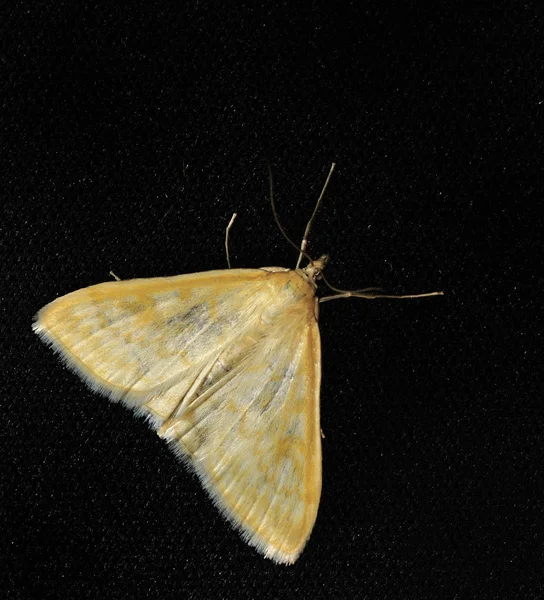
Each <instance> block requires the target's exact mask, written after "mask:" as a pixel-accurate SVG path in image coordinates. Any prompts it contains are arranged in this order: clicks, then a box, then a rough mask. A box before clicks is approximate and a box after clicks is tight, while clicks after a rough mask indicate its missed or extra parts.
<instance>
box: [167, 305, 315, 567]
mask: <svg viewBox="0 0 544 600" xmlns="http://www.w3.org/2000/svg"><path fill="white" fill-rule="evenodd" d="M313 310H314V307H313V303H309V304H308V303H307V302H304V303H301V304H300V306H299V307H298V308H297V310H295V311H287V314H286V315H284V316H283V317H279V318H278V319H277V320H276V321H274V322H273V323H272V324H271V325H270V326H269V327H267V326H265V325H263V323H262V322H258V323H256V324H255V326H254V328H253V329H250V330H248V331H247V332H246V334H245V336H246V337H247V338H248V339H254V340H258V341H257V343H256V344H255V345H254V346H252V348H251V351H250V352H249V353H246V354H244V353H243V352H234V353H233V354H232V359H231V361H230V364H229V361H228V359H227V365H226V369H225V371H226V375H225V376H224V377H223V378H222V379H220V380H219V381H218V382H217V383H213V382H211V386H210V387H209V388H208V389H207V390H204V391H203V393H202V395H201V396H199V397H198V398H197V399H195V400H194V402H193V403H192V404H191V405H189V406H186V407H185V409H184V411H183V412H182V414H180V415H178V417H177V418H176V419H174V420H172V421H170V422H168V423H166V424H165V425H164V426H163V429H162V430H161V434H162V435H163V436H164V437H166V438H167V439H169V440H170V442H171V444H172V445H173V446H174V448H175V449H176V450H177V451H178V452H179V453H180V454H181V456H182V457H184V458H185V459H186V460H187V462H188V463H189V464H190V465H191V466H193V467H194V468H195V470H196V472H197V473H198V475H199V476H200V478H201V480H202V482H203V484H204V486H205V487H206V489H207V490H208V492H209V493H210V495H211V497H212V499H213V500H214V501H215V503H216V504H217V505H218V507H219V508H220V509H221V510H222V512H223V513H224V514H225V515H226V516H227V517H228V518H229V519H230V520H231V521H232V522H233V523H234V524H235V525H236V526H238V527H239V528H240V529H241V530H242V533H243V536H244V538H245V539H246V540H247V541H248V542H249V543H250V544H252V545H254V546H256V547H257V549H258V550H259V551H261V552H262V553H263V554H265V555H266V556H267V557H269V558H272V559H274V560H276V561H277V562H282V563H292V562H294V561H295V560H296V558H297V557H298V555H299V554H300V552H301V551H302V549H303V547H304V544H305V543H306V540H307V539H308V537H309V535H310V533H311V530H312V527H313V525H314V522H315V518H316V515H317V508H318V504H319V498H320V493H321V438H320V426H319V385H320V377H321V362H320V341H319V331H318V326H317V322H316V320H315V317H314V312H313ZM238 343H239V344H240V346H241V348H243V347H244V346H245V344H244V340H243V339H240V340H238ZM236 357H238V358H236ZM232 373H234V374H233V375H231V374H232ZM229 375H230V377H229Z"/></svg>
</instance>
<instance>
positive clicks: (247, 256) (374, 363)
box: [0, 1, 544, 600]
mask: <svg viewBox="0 0 544 600" xmlns="http://www.w3.org/2000/svg"><path fill="white" fill-rule="evenodd" d="M536 6H537V5H536V4H534V3H531V2H528V3H517V2H507V3H501V4H500V5H499V6H492V5H491V3H488V4H479V3H475V4H474V3H436V4H435V6H434V8H432V9H426V8H422V7H418V5H417V4H414V3H394V6H393V5H389V4H387V3H386V4H383V3H352V4H351V6H350V7H349V8H347V9H345V8H342V7H341V6H340V5H336V4H335V3H325V2H315V3H312V5H311V8H306V9H302V8H298V7H296V6H295V5H294V4H293V3H289V2H282V3H275V4H274V5H265V6H261V5H255V4H254V3H246V4H245V5H239V7H238V9H236V8H234V7H231V6H229V5H228V4H227V3H222V2H209V3H194V2H188V3H183V8H180V7H179V5H178V3H173V2H156V1H146V2H134V3H130V4H129V6H127V7H124V6H122V5H120V4H119V5H118V4H117V3H113V2H112V3H106V2H98V3H86V2H80V3H70V2H13V3H5V4H3V6H2V8H1V9H0V10H1V14H0V30H1V33H2V40H3V41H2V46H1V54H0V61H1V72H2V77H1V81H0V89H1V92H2V93H1V98H2V112H1V113H0V115H1V116H0V119H1V126H2V127H1V128H2V134H1V138H0V157H1V159H0V169H1V187H2V219H1V221H0V231H1V237H0V244H1V248H0V252H1V256H0V259H1V260H0V264H1V266H0V269H1V270H2V275H1V279H2V287H1V290H2V293H1V299H2V308H1V314H2V339H1V344H2V349H1V356H2V363H3V365H2V383H1V386H2V390H1V397H0V401H1V402H2V411H1V414H2V418H3V419H2V420H3V424H2V429H1V434H0V461H1V463H2V477H1V482H0V490H1V491H0V494H1V496H0V506H1V508H0V521H1V523H0V528H1V531H2V536H1V537H2V539H1V542H0V543H1V548H0V551H1V553H2V555H3V556H2V557H1V565H2V566H1V569H0V578H1V579H2V583H1V586H2V587H1V590H2V593H1V594H0V595H1V596H2V597H6V598H30V597H35V598H128V597H147V598H181V597H183V598H212V597H213V598H256V597H258V598H280V597H282V598H283V597H298V598H348V597H349V598H361V599H362V598H369V599H370V598H371V599H377V600H379V599H386V598H403V599H405V600H408V599H421V600H423V599H436V598H446V599H449V598H451V599H454V598H455V599H457V600H459V599H463V598H479V599H487V598H501V599H510V598H523V599H524V600H526V599H530V598H540V597H542V595H543V594H544V581H543V575H542V572H543V571H542V564H543V558H544V556H543V555H544V551H543V542H544V536H543V531H542V521H543V519H542V516H543V515H542V513H543V510H542V509H543V503H542V489H543V487H542V483H543V482H542V456H543V455H542V441H543V439H544V437H543V435H544V431H543V418H542V375H541V373H542V367H541V364H542V353H541V347H542V334H541V328H542V322H541V312H540V305H541V302H542V298H541V289H542V258H541V256H542V254H541V245H540V242H541V231H542V219H541V217H540V211H541V205H542V192H543V185H542V184H543V178H542V150H543V148H542V146H543V144H542V139H543V138H542V129H541V121H542V116H543V106H544V104H543V102H544V90H543V86H542V83H543V78H542V60H541V58H542V55H541V45H542V39H543V35H544V19H543V16H542V14H541V12H540V9H538V8H537V7H536ZM265 159H267V160H268V161H270V163H271V165H272V167H273V170H274V173H275V186H276V187H275V189H276V200H277V205H278V212H279V213H280V217H281V220H282V222H283V223H284V226H285V228H286V230H287V231H288V232H289V233H290V235H291V236H292V237H294V238H295V239H297V240H298V239H300V237H301V233H302V231H303V229H304V225H305V222H306V220H307V218H308V216H309V214H310V213H311V211H312V208H313V203H314V201H315V198H316V197H317V195H318V193H319V190H320V189H321V186H322V184H323V181H324V179H325V176H326V173H327V170H328V168H329V165H330V163H331V162H332V161H336V162H337V164H338V166H337V170H336V173H335V175H334V177H333V180H332V182H331V186H330V189H329V192H328V194H327V196H326V198H325V201H324V203H323V206H322V208H321V210H320V213H319V215H318V218H317V221H316V223H315V227H314V230H313V233H312V238H311V244H310V246H309V251H310V253H312V254H313V255H320V254H322V253H324V252H328V253H329V254H330V255H331V262H330V265H329V266H328V268H327V275H328V278H329V279H330V281H331V282H332V283H334V284H335V285H336V286H338V287H343V288H360V287H366V286H371V285H375V286H381V287H384V288H386V289H387V290H388V291H390V292H396V293H416V292H424V291H433V290H438V289H442V290H444V291H445V294H446V295H445V296H444V297H443V298H432V299H428V300H414V301H392V300H391V301H389V300H383V301H373V302H368V301H364V300H345V301H338V302H332V303H327V304H324V305H323V306H322V311H321V318H320V329H321V335H322V346H323V385H322V396H321V406H322V427H323V431H324V433H325V436H326V437H325V439H324V441H323V494H322V499H321V505H320V510H319V515H318V519H317V523H316V526H315V528H314V531H313V533H312V536H311V538H310V541H309V543H308V545H307V547H306V549H305V551H304V553H303V554H302V556H301V558H300V559H299V560H298V562H297V563H296V564H295V565H294V566H291V567H285V566H278V565H275V564H273V563H272V562H270V561H268V560H265V559H264V558H262V557H261V556H260V555H258V554H257V553H256V552H255V551H254V550H253V549H251V548H250V547H248V546H246V545H245V544H244V543H243V542H242V541H241V540H240V538H239V536H238V535H237V534H236V533H235V532H234V531H233V530H231V528H230V526H229V525H228V524H227V523H226V522H225V521H224V520H223V519H222V518H221V516H220V515H219V514H218V512H217V511H216V510H215V508H214V507H213V505H212V504H211V502H210V501H209V500H208V498H207V497H206V495H205V493H204V491H203V490H202V489H201V487H200V485H199V482H198V480H197V479H196V478H195V477H194V476H193V475H191V474H189V473H188V472H187V471H186V470H185V469H184V467H183V466H182V465H181V464H180V463H179V462H178V461H177V460H176V458H175V457H174V456H173V455H171V453H170V452H169V451H168V449H167V447H166V445H165V444H164V443H163V442H162V441H161V440H160V439H159V438H158V437H157V436H155V434H154V433H153V432H152V431H151V430H150V429H149V428H148V427H147V425H146V424H145V423H144V422H142V421H141V420H138V419H135V418H134V417H133V415H132V414H131V413H130V412H129V411H127V410H125V409H124V408H122V407H121V406H119V405H114V404H112V403H109V402H108V401H107V400H105V399H103V398H101V397H99V396H97V395H95V394H93V393H92V392H91V391H89V390H88V389H87V388H86V387H85V386H84V384H83V383H82V382H81V381H80V380H79V379H78V378H77V377H76V376H75V375H74V374H73V373H71V372H69V371H67V370H66V369H65V368H64V367H63V366H62V364H61V363H60V362H59V361H58V359H57V358H56V357H55V356H54V355H53V353H52V352H51V351H50V350H48V349H47V348H46V347H45V346H44V345H43V344H41V343H40V341H39V340H38V338H37V337H36V336H35V335H34V334H33V333H32V331H31V328H30V326H31V322H32V317H33V315H34V314H35V312H36V311H37V310H38V309H39V308H41V307H42V306H43V305H44V304H46V303H47V302H50V301H51V300H53V299H54V298H56V297H58V296H60V295H62V294H65V293H67V292H69V291H72V290H74V289H78V288H80V287H85V286H88V285H91V284H94V283H98V282H101V281H106V280H109V278H110V276H109V275H108V272H109V271H110V270H113V271H114V272H115V273H116V274H117V275H119V276H120V277H121V278H123V279H129V278H132V277H151V276H159V275H172V274H178V273H190V272H197V271H202V270H208V269H215V268H224V267H225V266H226V261H225V256H224V249H223V236H224V228H225V226H226V224H227V222H228V220H229V218H230V216H231V214H232V212H234V211H237V212H238V219H237V221H236V223H235V225H234V227H233V230H232V237H231V251H232V259H233V263H234V265H235V266H243V267H259V266H268V265H281V266H294V263H295V261H296V255H295V253H294V252H293V250H292V249H291V248H290V247H289V246H288V244H287V243H286V242H285V241H284V240H283V238H282V237H281V235H280V234H279V232H278V230H277V228H276V226H275V224H274V221H273V218H272V215H271V212H270V206H269V200H268V175H267V166H266V160H265ZM324 293H326V292H324ZM539 348H540V350H538V349H539Z"/></svg>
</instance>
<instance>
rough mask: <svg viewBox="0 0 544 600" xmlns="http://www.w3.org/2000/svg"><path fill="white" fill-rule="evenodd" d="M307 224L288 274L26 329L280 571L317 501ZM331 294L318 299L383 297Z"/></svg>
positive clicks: (166, 283)
mask: <svg viewBox="0 0 544 600" xmlns="http://www.w3.org/2000/svg"><path fill="white" fill-rule="evenodd" d="M333 168H334V164H333V165H332V167H331V170H330V172H329V177H328V178H327V183H328V181H329V178H330V176H331V174H332V171H333ZM327 183H325V186H324V188H323V191H322V192H321V195H320V197H319V200H318V203H317V205H316V210H317V206H318V205H319V202H320V200H321V198H322V197H323V193H324V191H325V188H326V186H327ZM271 200H272V206H273V207H274V200H273V195H272V180H271ZM316 210H314V215H313V216H315V212H316ZM274 215H275V216H276V212H275V210H274ZM313 216H312V219H313ZM276 218H277V217H276ZM233 219H234V217H233ZM311 223H312V220H310V222H309V223H308V226H307V227H306V233H305V235H304V239H303V242H302V244H301V247H300V248H298V246H296V245H295V246H296V247H297V249H298V250H300V254H299V260H298V263H297V267H296V268H295V269H287V268H280V267H264V268H262V269H227V270H221V271H207V272H204V273H195V274H189V275H178V276H175V277H157V278H153V279H133V280H129V281H119V280H118V281H111V282H108V283H101V284H98V285H93V286H91V287H88V288H85V289H81V290H78V291H75V292H72V293H70V294H67V295H66V296H63V297H61V298H58V299H57V300H54V301H53V302H51V303H50V304H48V305H47V306H45V307H44V308H42V310H40V311H39V313H38V314H37V316H36V319H35V323H34V325H33V329H34V331H35V332H36V333H37V334H38V335H39V336H40V337H41V338H42V339H43V340H44V341H45V342H46V343H48V344H50V345H51V346H52V347H53V349H54V350H56V351H57V352H58V353H59V354H60V355H61V357H62V359H63V360H64V361H65V363H66V364H67V365H68V366H69V367H71V368H72V369H73V370H74V371H76V373H78V374H79V375H80V376H81V377H82V378H83V380H84V381H85V382H86V383H87V384H88V385H89V386H90V387H91V388H92V389H93V390H96V391H97V392H101V393H103V394H104V395H106V396H108V397H109V398H110V399H111V400H114V401H121V402H123V403H124V404H126V405H127V406H129V407H130V408H133V409H134V410H135V411H136V412H137V413H138V414H141V415H145V416H146V417H147V419H148V420H149V422H150V423H151V425H152V427H153V428H154V429H155V430H156V431H157V433H158V435H159V436H161V437H162V438H164V439H165V440H167V441H168V442H169V444H170V447H171V448H172V449H173V450H174V452H175V453H176V454H177V455H178V456H179V457H180V458H181V459H182V460H183V461H184V462H185V463H187V464H188V465H189V466H190V467H191V468H192V469H194V471H195V472H196V473H197V474H198V476H199V478H200V480H201V482H202V484H203V486H204V487H205V489H206V490H207V492H208V493H209V495H210V496H211V498H212V500H213V501H214V503H215V504H216V505H217V507H218V508H219V509H220V511H221V512H222V513H223V515H225V516H226V517H227V519H228V520H229V521H230V522H231V523H232V524H233V525H234V526H235V527H236V528H238V529H240V530H241V533H242V536H243V538H244V539H245V540H246V541H247V542H248V543H249V544H251V545H252V546H255V547H256V548H257V550H258V551H259V552H261V553H262V554H264V555H265V556H266V557H268V558H271V559H273V560H274V561H276V562H278V563H293V562H294V561H295V560H296V559H297V558H298V556H299V555H300V553H301V551H302V549H303V548H304V545H305V543H306V541H307V540H308V537H309V535H310V533H311V531H312V528H313V525H314V522H315V519H316V515H317V509H318V505H319V498H320V494H321V435H320V424H319V387H320V380H321V351H320V339H319V329H318V323H317V319H318V305H319V304H318V303H319V300H318V298H317V297H316V287H317V286H316V282H317V281H318V280H319V279H320V278H322V277H323V275H322V270H323V268H324V266H325V263H326V257H321V258H320V259H319V260H314V261H313V260H311V259H310V258H309V257H308V255H307V254H306V253H305V248H306V240H307V236H308V234H309V231H310V225H311ZM231 225H232V220H231V223H229V227H228V228H227V235H226V240H225V245H226V249H227V260H229V259H228V230H229V229H230V226H231ZM280 229H281V226H280ZM282 233H283V230H282ZM291 243H292V242H291ZM303 257H306V258H308V259H309V263H308V265H307V266H306V267H305V268H299V265H300V262H301V259H302V258H303ZM229 266H230V260H229ZM333 290H334V291H336V292H337V293H336V294H335V295H333V296H328V297H325V298H321V301H324V300H331V299H333V298H344V297H349V296H355V297H363V298H376V297H391V296H384V295H382V294H379V293H377V292H376V291H375V290H372V289H367V290H360V291H358V292H345V291H342V290H337V289H336V288H333ZM438 293H439V292H435V293H434V294H423V295H436V294H438ZM408 297H412V296H408Z"/></svg>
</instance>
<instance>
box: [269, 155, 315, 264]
mask: <svg viewBox="0 0 544 600" xmlns="http://www.w3.org/2000/svg"><path fill="white" fill-rule="evenodd" d="M266 166H267V167H268V179H269V181H270V205H271V206H272V213H273V215H274V220H275V221H276V225H277V226H278V229H279V230H280V232H281V234H282V235H283V237H284V238H285V239H286V240H287V241H288V242H289V243H290V244H291V246H293V248H295V250H296V251H297V252H300V254H302V255H303V256H304V257H305V258H306V259H307V260H308V261H310V262H313V260H312V258H311V257H310V256H309V255H308V254H307V253H306V252H304V251H303V250H302V249H301V248H299V247H298V246H297V245H296V244H295V242H293V240H292V239H291V238H290V237H289V236H288V235H287V234H286V233H285V230H284V229H283V227H282V226H281V223H280V219H279V217H278V213H277V212H276V203H275V201H274V182H273V180H272V167H271V166H270V163H269V162H268V161H266ZM297 264H298V263H297Z"/></svg>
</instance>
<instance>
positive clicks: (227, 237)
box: [225, 213, 237, 269]
mask: <svg viewBox="0 0 544 600" xmlns="http://www.w3.org/2000/svg"><path fill="white" fill-rule="evenodd" d="M236 217H237V215H236V213H232V217H231V218H230V221H229V224H228V225H227V229H226V230H225V252H226V253H227V265H228V266H229V269H232V266H231V264H230V255H229V231H230V228H231V227H232V224H233V223H234V219H236Z"/></svg>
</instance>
